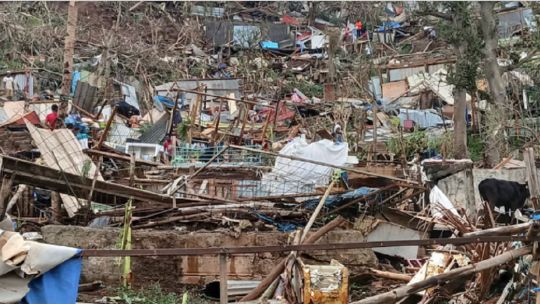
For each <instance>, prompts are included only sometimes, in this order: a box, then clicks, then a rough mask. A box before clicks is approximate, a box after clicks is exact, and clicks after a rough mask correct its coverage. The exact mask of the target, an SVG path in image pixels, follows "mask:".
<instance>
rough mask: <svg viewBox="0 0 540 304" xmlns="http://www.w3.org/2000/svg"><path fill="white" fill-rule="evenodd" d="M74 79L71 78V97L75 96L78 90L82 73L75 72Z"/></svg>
mask: <svg viewBox="0 0 540 304" xmlns="http://www.w3.org/2000/svg"><path fill="white" fill-rule="evenodd" d="M72 77H73V78H71V96H73V95H75V90H77V84H78V82H79V80H81V72H79V71H75V72H73V76H72Z"/></svg>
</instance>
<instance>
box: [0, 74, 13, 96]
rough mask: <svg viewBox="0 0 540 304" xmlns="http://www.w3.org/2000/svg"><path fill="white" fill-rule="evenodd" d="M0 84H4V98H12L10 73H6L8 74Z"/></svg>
mask: <svg viewBox="0 0 540 304" xmlns="http://www.w3.org/2000/svg"><path fill="white" fill-rule="evenodd" d="M2 82H3V83H4V88H5V89H6V96H7V97H9V98H11V97H13V82H14V79H13V76H11V73H10V72H9V71H8V74H7V75H6V76H5V77H4V79H2Z"/></svg>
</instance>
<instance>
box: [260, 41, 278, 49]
mask: <svg viewBox="0 0 540 304" xmlns="http://www.w3.org/2000/svg"><path fill="white" fill-rule="evenodd" d="M261 48H263V49H279V43H277V42H274V41H262V42H261Z"/></svg>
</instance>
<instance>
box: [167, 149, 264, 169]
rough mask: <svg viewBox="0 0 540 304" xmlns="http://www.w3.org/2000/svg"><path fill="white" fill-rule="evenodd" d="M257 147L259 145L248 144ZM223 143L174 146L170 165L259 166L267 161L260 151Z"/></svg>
mask: <svg viewBox="0 0 540 304" xmlns="http://www.w3.org/2000/svg"><path fill="white" fill-rule="evenodd" d="M247 147H249V148H254V149H259V148H260V147H261V146H258V145H250V146H247ZM224 149H225V147H224V146H223V145H218V146H210V145H207V144H203V143H196V144H180V145H179V146H178V147H176V151H175V153H174V156H173V160H172V165H173V166H174V167H202V166H204V165H206V164H207V163H208V162H210V161H212V162H211V163H210V166H213V167H215V166H220V165H227V166H261V165H263V164H264V163H265V161H267V159H265V158H264V157H263V156H262V155H261V154H260V153H254V152H250V151H245V150H239V149H233V148H228V149H225V151H223V150H224Z"/></svg>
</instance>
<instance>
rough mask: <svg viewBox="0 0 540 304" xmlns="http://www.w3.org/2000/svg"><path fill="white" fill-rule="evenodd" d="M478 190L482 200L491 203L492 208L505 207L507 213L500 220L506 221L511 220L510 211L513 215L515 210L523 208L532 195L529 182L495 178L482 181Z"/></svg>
mask: <svg viewBox="0 0 540 304" xmlns="http://www.w3.org/2000/svg"><path fill="white" fill-rule="evenodd" d="M478 192H479V193H480V197H481V198H482V200H483V201H486V202H488V203H489V205H490V206H491V209H492V210H494V209H495V208H497V209H499V210H501V209H504V213H505V215H502V216H499V221H500V222H504V223H509V222H510V221H511V218H512V217H511V216H510V215H508V213H509V212H511V214H512V215H513V213H514V211H516V210H518V209H521V208H523V207H524V206H525V202H526V201H527V199H528V198H529V196H530V193H529V188H528V187H527V184H520V183H518V182H512V181H507V180H500V179H495V178H487V179H485V180H483V181H481V182H480V184H479V185H478ZM495 215H496V213H495Z"/></svg>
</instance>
